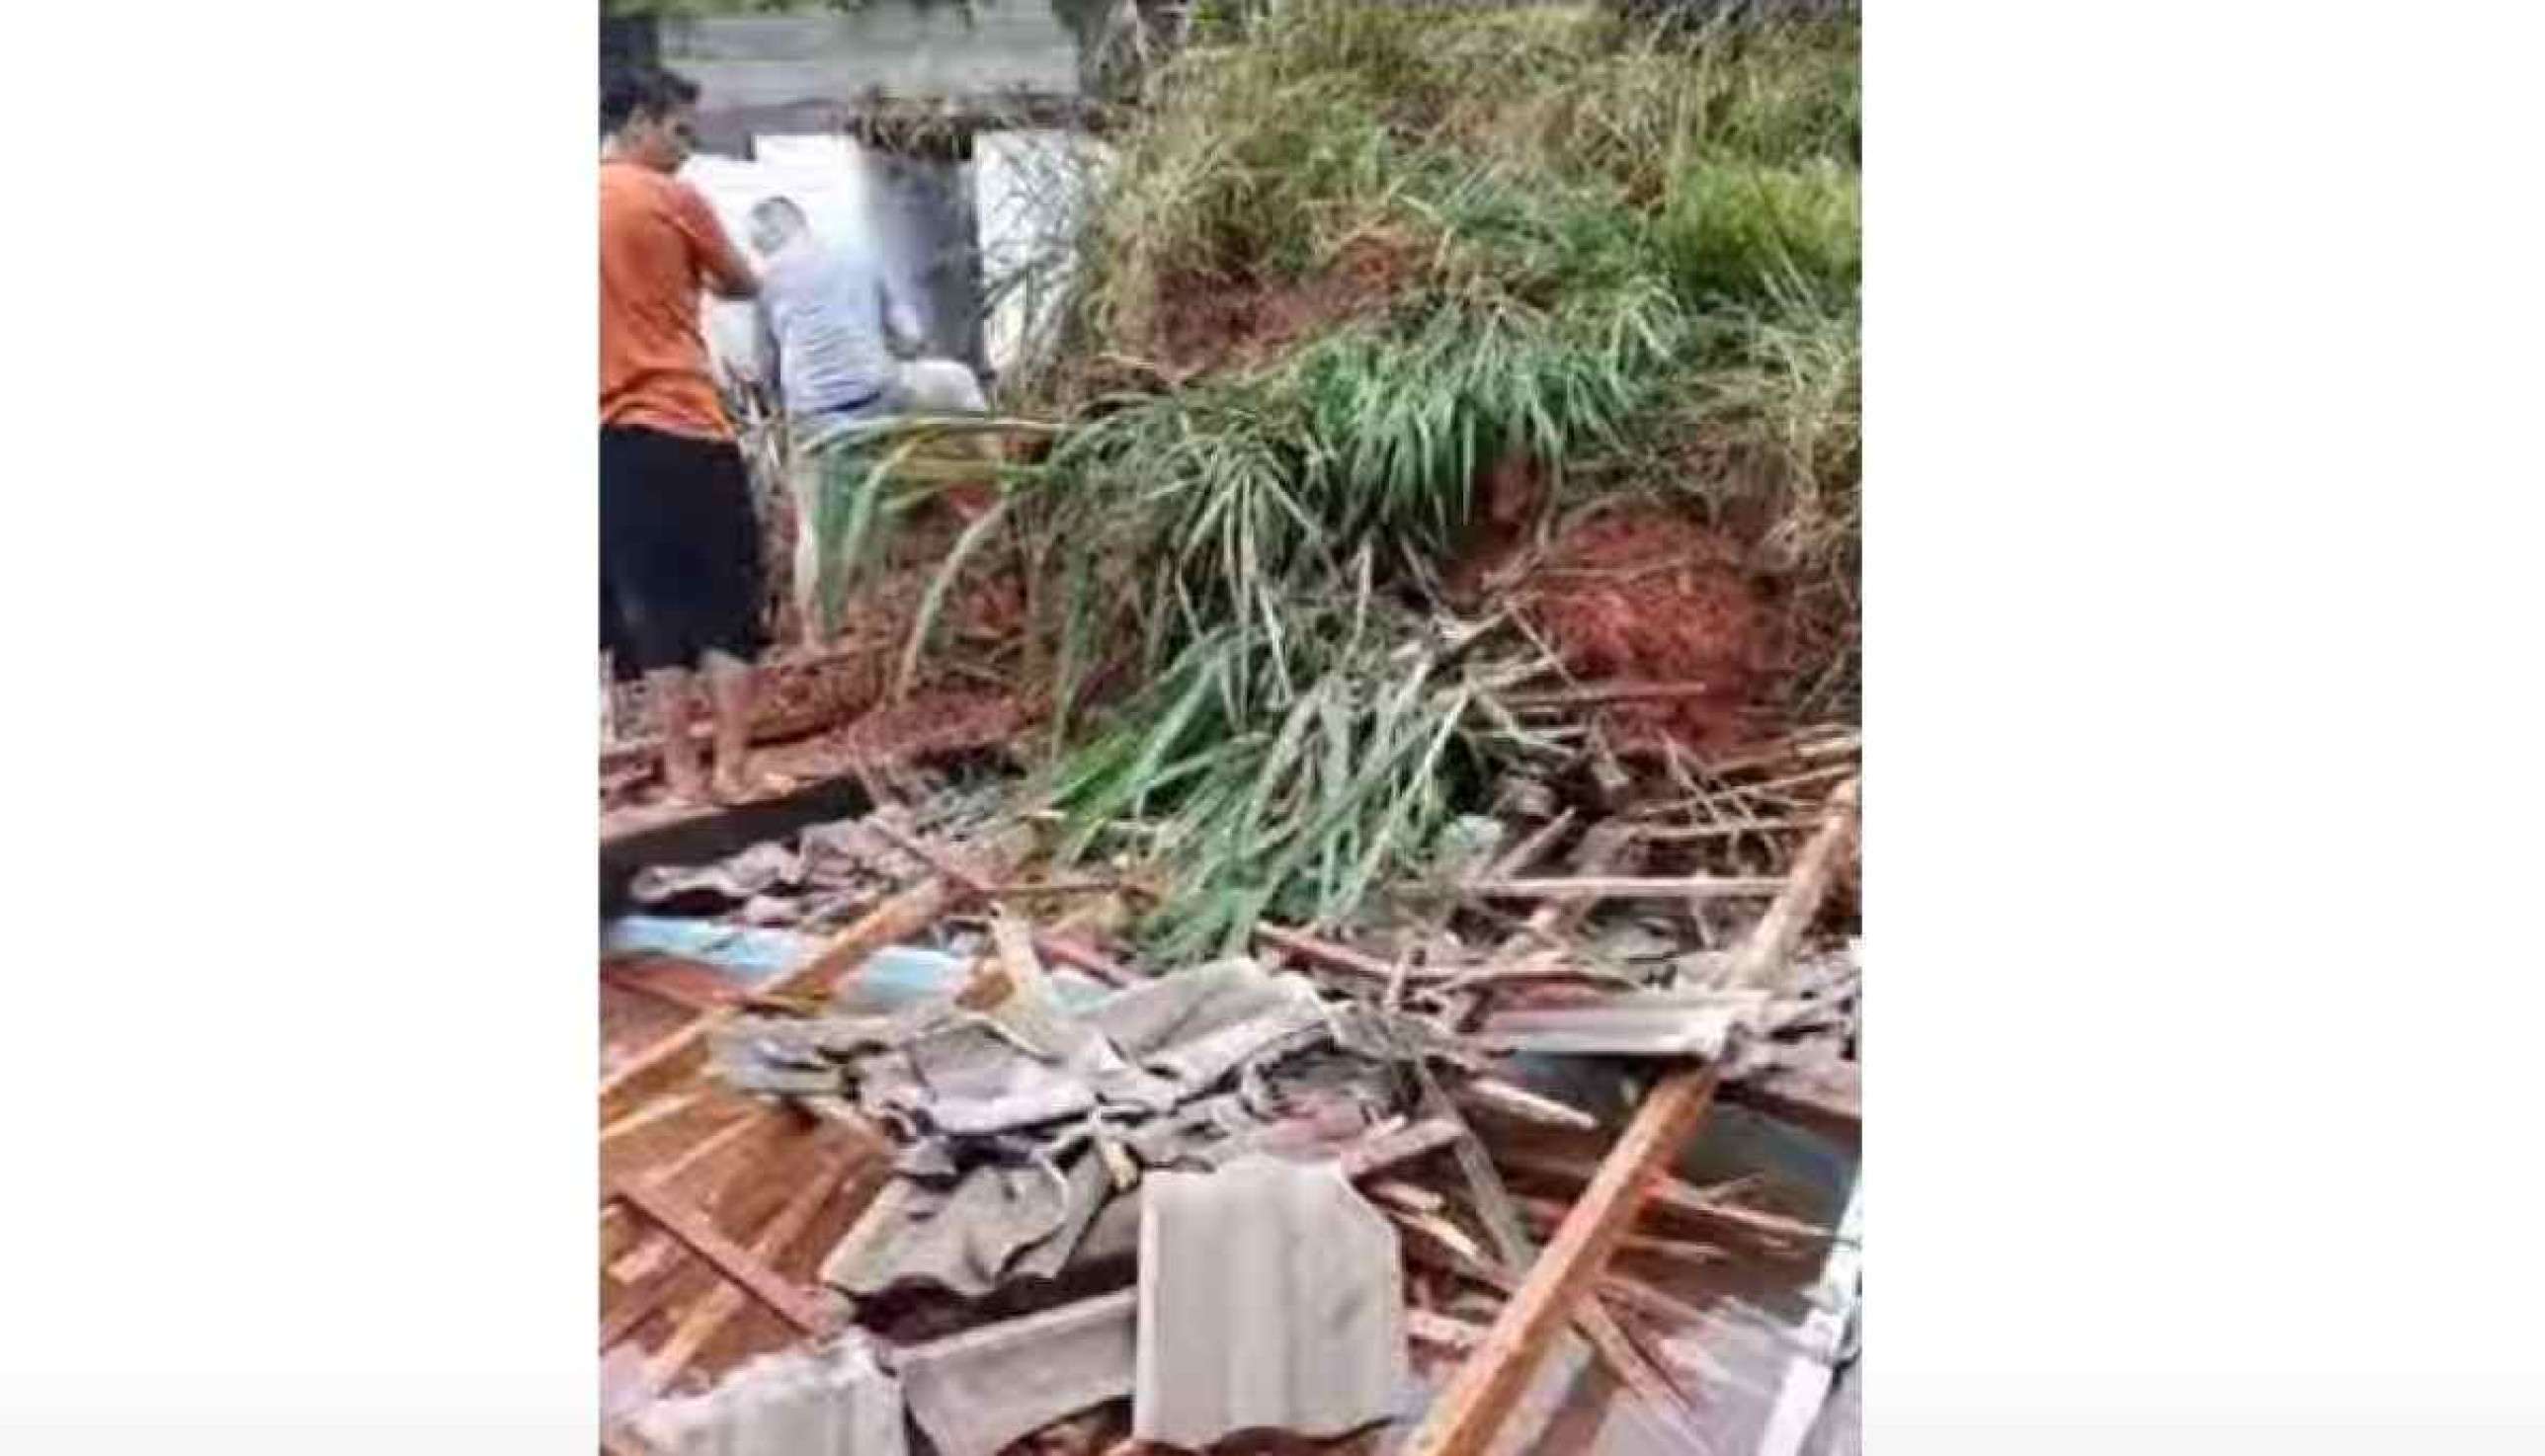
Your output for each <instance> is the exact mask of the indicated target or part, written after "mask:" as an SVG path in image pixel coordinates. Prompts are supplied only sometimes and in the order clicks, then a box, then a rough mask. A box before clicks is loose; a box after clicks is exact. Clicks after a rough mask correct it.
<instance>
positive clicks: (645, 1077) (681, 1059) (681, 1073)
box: [601, 836, 1015, 1127]
mask: <svg viewBox="0 0 2545 1456" xmlns="http://www.w3.org/2000/svg"><path fill="white" fill-rule="evenodd" d="M1014 852H1015V850H1014V849H1013V841H1012V840H1011V839H1010V838H1009V837H1004V836H1003V837H1002V838H1001V839H1000V840H999V841H998V842H996V843H994V844H993V845H992V846H991V847H990V854H991V856H992V857H993V858H994V859H996V860H998V861H999V863H1000V864H1001V865H1002V866H1004V864H1005V863H1006V861H1007V859H1008V858H1009V857H1011V856H1012V855H1013V853H1014ZM955 893H956V891H955V887H954V886H953V885H951V884H949V883H947V879H946V877H945V876H944V875H943V874H932V875H930V876H929V877H928V878H926V879H923V880H921V881H919V882H918V883H917V884H914V885H911V886H909V887H907V888H905V889H903V890H900V891H899V892H897V893H895V894H894V895H893V896H892V897H891V898H890V899H887V900H886V901H884V902H883V903H882V904H881V905H878V906H876V907H875V908H874V909H873V910H870V911H868V912H866V914H864V915H863V916H862V917H860V918H859V919H858V921H857V922H856V923H855V924H853V925H851V926H850V927H848V928H847V929H846V930H842V931H840V933H839V934H837V935H834V936H833V937H831V940H830V942H829V943H828V944H826V945H824V946H823V947H822V949H821V950H819V951H818V952H816V953H815V954H814V955H813V956H812V957H811V958H809V959H807V960H806V961H805V962H804V963H803V964H802V965H800V966H797V967H795V968H794V969H793V970H790V971H787V972H786V973H784V974H783V975H780V977H778V978H777V979H776V980H775V981H772V982H771V983H770V984H769V985H768V986H767V987H766V988H764V989H763V991H762V992H761V994H762V995H764V996H780V997H786V996H805V995H813V996H827V995H829V994H830V993H831V992H832V991H833V990H834V989H836V987H837V986H838V984H839V983H840V982H841V981H842V980H844V979H845V978H846V977H847V976H848V973H849V972H851V971H854V970H856V969H857V968H858V967H860V966H862V965H864V964H865V962H866V960H867V958H868V957H870V956H872V955H873V954H874V953H875V952H876V951H878V950H881V949H883V948H884V947H885V946H887V945H891V944H895V943H897V942H899V941H902V940H907V939H909V938H910V937H911V936H913V935H916V934H918V933H919V932H920V931H922V930H926V929H928V927H929V926H930V925H932V924H934V923H935V922H936V920H937V918H938V917H939V916H940V915H943V914H944V912H945V909H946V907H947V906H948V905H949V904H950V903H951V902H952V901H953V899H954V897H955ZM735 1014H736V1011H735V1009H734V1008H732V1007H723V1008H719V1009H717V1010H716V1011H709V1012H707V1013H706V1014H705V1015H702V1016H700V1017H698V1019H697V1020H695V1021H692V1022H691V1023H690V1024H689V1025H687V1026H684V1027H682V1028H681V1029H680V1030H678V1031H675V1032H673V1033H672V1034H671V1035H670V1036H667V1037H665V1038H663V1039H662V1040H661V1041H659V1042H656V1043H655V1044H654V1045H652V1046H650V1047H647V1048H646V1049H645V1051H644V1052H643V1053H642V1054H641V1055H639V1056H637V1057H635V1058H634V1059H632V1060H630V1061H629V1062H628V1063H627V1064H626V1065H624V1066H622V1067H620V1068H619V1069H618V1070H617V1071H616V1072H614V1073H612V1074H611V1075H610V1076H609V1078H608V1079H606V1080H605V1081H604V1082H603V1083H602V1085H601V1122H602V1125H603V1126H605V1127H607V1126H609V1125H610V1124H611V1123H614V1122H616V1121H618V1120H619V1119H620V1118H622V1117H625V1116H626V1115H627V1114H628V1113H629V1112H631V1111H633V1110H635V1108H636V1106H637V1105H638V1104H639V1103H642V1102H644V1101H645V1100H647V1099H648V1098H650V1097H653V1096H655V1095H657V1094H659V1093H661V1092H667V1091H669V1090H671V1089H672V1088H675V1087H678V1086H680V1085H681V1083H683V1082H684V1081H686V1080H688V1079H689V1078H690V1077H692V1076H694V1075H696V1074H697V1073H698V1071H700V1070H701V1069H703V1068H704V1067H705V1066H706V1064H707V1047H708V1042H709V1039H710V1038H711V1037H712V1036H713V1035H714V1033H715V1031H716V1029H717V1028H719V1027H721V1026H723V1025H724V1024H725V1023H726V1022H728V1021H730V1020H732V1019H733V1018H734V1015H735Z"/></svg>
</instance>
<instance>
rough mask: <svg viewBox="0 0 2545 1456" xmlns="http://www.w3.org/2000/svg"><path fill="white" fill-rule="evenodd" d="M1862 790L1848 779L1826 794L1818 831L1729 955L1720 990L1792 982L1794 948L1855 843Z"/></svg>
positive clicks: (1772, 986)
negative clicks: (1781, 887) (1772, 900)
mask: <svg viewBox="0 0 2545 1456" xmlns="http://www.w3.org/2000/svg"><path fill="white" fill-rule="evenodd" d="M1862 785H1863V780H1861V779H1857V778H1850V779H1848V780H1847V781H1846V782H1845V783H1842V784H1840V785H1839V786H1838V787H1837V788H1836V789H1833V790H1832V791H1831V792H1830V796H1829V805H1828V807H1827V808H1826V809H1825V810H1824V811H1823V817H1822V821H1821V827H1820V828H1819V829H1817V830H1815V831H1813V833H1812V837H1811V839H1810V840H1809V841H1808V842H1806V843H1805V844H1804V846H1803V849H1802V852H1800V853H1798V854H1796V855H1795V856H1794V869H1793V873H1792V874H1791V875H1790V876H1788V878H1787V884H1786V888H1785V892H1784V893H1783V894H1781V895H1778V896H1777V897H1776V900H1775V903H1774V904H1772V905H1769V906H1768V907H1767V913H1766V914H1765V915H1764V916H1761V917H1760V918H1759V924H1758V926H1757V927H1756V928H1754V929H1753V930H1751V931H1750V935H1749V938H1747V939H1745V940H1743V941H1742V942H1741V948H1740V949H1739V950H1737V951H1735V952H1733V956H1732V964H1731V965H1730V967H1728V968H1727V969H1726V970H1725V972H1724V976H1723V981H1724V984H1725V985H1727V986H1735V987H1740V986H1764V987H1766V988H1767V989H1769V990H1771V991H1782V990H1784V989H1786V987H1787V984H1788V983H1789V981H1790V980H1791V978H1792V971H1793V964H1794V949H1795V947H1796V946H1798V945H1800V944H1801V943H1802V939H1803V932H1804V931H1805V930H1810V929H1811V925H1812V918H1813V917H1814V916H1816V915H1818V914H1820V909H1821V901H1823V900H1824V899H1826V898H1828V896H1829V886H1830V881H1831V880H1832V879H1834V878H1836V876H1837V874H1838V869H1839V865H1840V864H1841V862H1843V861H1844V859H1845V858H1846V856H1847V851H1848V850H1849V849H1852V848H1853V846H1854V844H1855V822H1856V806H1857V803H1858V800H1859V798H1860V796H1861V794H1862V792H1863V787H1862Z"/></svg>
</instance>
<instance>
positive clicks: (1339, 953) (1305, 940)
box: [1255, 922, 1425, 986]
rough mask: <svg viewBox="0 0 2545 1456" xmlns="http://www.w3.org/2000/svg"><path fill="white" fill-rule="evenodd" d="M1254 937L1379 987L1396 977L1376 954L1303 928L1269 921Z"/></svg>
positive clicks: (1385, 962) (1261, 926) (1421, 978)
mask: <svg viewBox="0 0 2545 1456" xmlns="http://www.w3.org/2000/svg"><path fill="white" fill-rule="evenodd" d="M1255 938H1256V939H1258V940H1261V941H1263V942H1264V943H1265V944H1267V945H1271V946H1274V947H1276V948H1278V949H1282V950H1286V951H1288V952H1290V953H1291V954H1292V955H1295V956H1298V957H1300V958H1301V959H1303V960H1312V961H1315V962H1316V963H1317V964H1319V965H1321V966H1324V967H1326V968H1327V969H1328V970H1335V971H1343V972H1345V973H1347V974H1350V975H1355V976H1359V977H1361V978H1363V979H1365V980H1371V981H1376V982H1377V983H1378V984H1380V985H1381V986H1384V985H1386V984H1387V983H1388V982H1389V981H1391V980H1394V979H1395V977H1396V967H1395V966H1394V965H1392V964H1390V963H1389V962H1387V961H1383V960H1381V959H1379V958H1378V957H1377V956H1374V955H1370V954H1368V953H1366V952H1364V951H1358V950H1355V949H1353V948H1352V947H1351V946H1349V945H1338V944H1336V943H1335V942H1333V941H1331V940H1321V939H1319V938H1317V937H1316V936H1314V935H1311V934H1309V933H1308V932H1307V931H1305V930H1292V929H1290V928H1289V927H1288V926H1276V925H1273V924H1271V923H1269V922H1267V923H1265V924H1263V925H1259V926H1257V927H1256V928H1255ZM1413 979H1415V980H1418V981H1419V980H1423V979H1425V977H1424V976H1422V975H1421V974H1419V973H1418V974H1417V975H1415V976H1414V977H1413Z"/></svg>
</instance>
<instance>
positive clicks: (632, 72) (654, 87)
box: [601, 66, 698, 136]
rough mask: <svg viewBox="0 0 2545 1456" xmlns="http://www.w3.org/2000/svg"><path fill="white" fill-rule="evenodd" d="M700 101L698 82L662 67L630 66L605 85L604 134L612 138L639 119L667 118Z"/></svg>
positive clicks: (603, 90)
mask: <svg viewBox="0 0 2545 1456" xmlns="http://www.w3.org/2000/svg"><path fill="white" fill-rule="evenodd" d="M697 101H698V82H696V81H693V80H691V79H690V78H689V77H687V76H684V75H682V74H681V73H680V72H678V71H667V70H665V69H663V68H662V67H660V66H629V67H627V68H625V69H623V70H619V71H616V72H613V73H612V74H611V75H608V76H606V77H604V78H603V79H602V82H601V131H602V134H603V135H605V136H606V135H608V134H610V133H611V132H613V131H616V130H617V129H618V128H619V127H621V126H624V125H626V124H627V123H628V122H629V121H633V120H634V119H636V118H638V117H655V118H660V117H667V116H670V115H671V114H672V113H673V112H675V111H678V110H680V109H681V108H682V107H685V106H690V105H693V104H695V103H696V102H697Z"/></svg>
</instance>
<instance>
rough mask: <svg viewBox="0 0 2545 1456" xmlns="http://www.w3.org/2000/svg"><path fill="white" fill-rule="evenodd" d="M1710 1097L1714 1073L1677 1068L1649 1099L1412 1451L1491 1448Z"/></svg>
mask: <svg viewBox="0 0 2545 1456" xmlns="http://www.w3.org/2000/svg"><path fill="white" fill-rule="evenodd" d="M1713 1095H1714V1070H1713V1069H1712V1068H1710V1067H1691V1068H1686V1069H1684V1070H1682V1071H1679V1072H1675V1073H1673V1074H1671V1076H1670V1077H1669V1078H1667V1079H1666V1080H1664V1081H1663V1083H1662V1084H1661V1086H1659V1087H1658V1088H1655V1089H1654V1090H1653V1094H1652V1095H1651V1096H1649V1097H1646V1098H1645V1099H1644V1104H1643V1106H1642V1107H1640V1108H1638V1109H1637V1110H1636V1112H1635V1120H1634V1121H1633V1122H1631V1123H1629V1124H1627V1127H1626V1131H1625V1135H1624V1136H1622V1137H1620V1138H1618V1140H1617V1146H1616V1148H1615V1149H1614V1150H1613V1151H1611V1152H1610V1153H1609V1155H1608V1158H1607V1161H1606V1162H1604V1163H1602V1164H1601V1166H1600V1173H1599V1175H1598V1176H1597V1177H1595V1178H1593V1179H1592V1180H1591V1186H1590V1187H1589V1188H1588V1189H1586V1190H1584V1192H1583V1195H1582V1198H1581V1200H1580V1201H1579V1202H1577V1203H1575V1204H1574V1205H1573V1211H1572V1212H1571V1213H1570V1214H1568V1215H1567V1216H1566V1217H1565V1220H1564V1222H1563V1224H1562V1225H1561V1226H1560V1227H1558V1228H1557V1229H1556V1231H1555V1237H1554V1238H1553V1239H1551V1240H1549V1241H1548V1242H1547V1246H1546V1252H1545V1253H1544V1254H1540V1255H1539V1256H1538V1260H1537V1262H1536V1263H1535V1264H1533V1265H1531V1266H1530V1268H1529V1271H1528V1276H1527V1277H1526V1278H1525V1279H1523V1280H1521V1281H1520V1286H1519V1290H1518V1291H1517V1292H1516V1293H1514V1294H1513V1296H1512V1298H1511V1302H1510V1303H1508V1304H1506V1305H1504V1306H1503V1310H1502V1313H1501V1314H1500V1315H1499V1316H1497V1317H1496V1318H1495V1320H1494V1324H1493V1329H1492V1331H1491V1332H1490V1333H1488V1334H1487V1335H1486V1336H1485V1342H1484V1343H1483V1344H1482V1345H1481V1346H1479V1347H1478V1348H1477V1350H1476V1352H1475V1354H1474V1355H1473V1356H1472V1357H1470V1358H1469V1359H1468V1360H1467V1361H1466V1362H1465V1363H1464V1364H1462V1365H1460V1366H1459V1367H1458V1373H1457V1374H1456V1375H1455V1376H1454V1377H1452V1378H1451V1380H1450V1382H1449V1387H1448V1389H1446V1390H1445V1391H1443V1392H1441V1395H1440V1399H1439V1400H1438V1401H1437V1402H1436V1403H1434V1405H1433V1407H1432V1410H1431V1412H1430V1414H1428V1415H1427V1416H1425V1417H1424V1420H1423V1425H1422V1427H1421V1428H1420V1429H1419V1430H1417V1431H1416V1432H1415V1433H1414V1438H1413V1440H1412V1441H1410V1442H1409V1443H1408V1444H1407V1446H1406V1451H1407V1456H1476V1453H1479V1452H1482V1451H1483V1450H1485V1449H1486V1446H1487V1444H1488V1443H1489V1441H1490V1439H1491V1438H1492V1436H1493V1433H1494V1432H1495V1431H1496V1430H1498V1429H1500V1428H1501V1426H1502V1423H1503V1421H1504V1420H1505V1419H1506V1418H1507V1417H1508V1416H1510V1415H1511V1411H1512V1407H1513V1406H1514V1405H1516V1404H1517V1403H1518V1402H1519V1398H1520V1395H1521V1393H1522V1391H1523V1390H1525V1389H1526V1387H1527V1384H1528V1379H1529V1376H1530V1374H1531V1373H1532V1372H1533V1371H1535V1370H1536V1368H1537V1361H1538V1357H1539V1356H1540V1355H1542V1354H1544V1353H1545V1350H1546V1344H1547V1341H1548V1340H1550V1339H1552V1338H1553V1337H1554V1336H1555V1332H1556V1331H1558V1330H1560V1329H1562V1328H1564V1326H1565V1325H1566V1324H1568V1323H1570V1322H1571V1321H1572V1319H1573V1307H1574V1305H1575V1304H1576V1303H1578V1302H1579V1300H1580V1298H1581V1296H1582V1295H1583V1294H1584V1293H1586V1292H1588V1291H1589V1290H1590V1289H1591V1288H1592V1287H1593V1286H1594V1285H1596V1284H1597V1283H1598V1282H1599V1279H1600V1271H1601V1266H1602V1265H1603V1264H1605V1263H1606V1262H1607V1258H1608V1254H1609V1251H1610V1250H1612V1249H1614V1248H1615V1247H1616V1244H1617V1241H1618V1240H1619V1239H1620V1238H1623V1237H1624V1235H1625V1233H1626V1230H1627V1227H1628V1226H1629V1225H1631V1224H1632V1223H1633V1222H1634V1221H1635V1214H1636V1212H1637V1210H1638V1209H1639V1208H1640V1207H1641V1206H1642V1202H1643V1194H1644V1192H1645V1191H1646V1190H1647V1189H1648V1188H1649V1187H1650V1186H1651V1184H1652V1181H1653V1179H1654V1178H1655V1177H1657V1176H1659V1175H1660V1173H1661V1171H1662V1166H1663V1164H1664V1163H1665V1162H1667V1161H1668V1159H1669V1157H1670V1155H1671V1154H1672V1153H1673V1152H1675V1151H1677V1150H1678V1148H1679V1146H1680V1144H1681V1143H1682V1142H1683V1141H1684V1140H1685V1139H1686V1137H1687V1134H1688V1132H1689V1130H1690V1129H1692V1128H1694V1127H1695V1126H1696V1123H1697V1119H1698V1117H1699V1116H1701V1115H1702V1114H1703V1113H1704V1111H1705V1106H1706V1103H1707V1102H1708V1101H1709V1100H1710V1099H1711V1098H1712V1097H1713Z"/></svg>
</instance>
